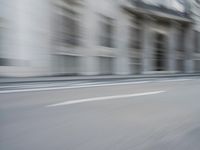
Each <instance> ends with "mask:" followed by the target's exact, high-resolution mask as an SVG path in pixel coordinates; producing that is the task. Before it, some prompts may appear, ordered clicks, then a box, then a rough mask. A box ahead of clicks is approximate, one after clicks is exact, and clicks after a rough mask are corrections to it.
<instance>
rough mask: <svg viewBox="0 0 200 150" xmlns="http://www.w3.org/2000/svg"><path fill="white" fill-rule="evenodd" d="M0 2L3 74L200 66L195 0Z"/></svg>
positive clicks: (191, 70) (113, 72)
mask: <svg viewBox="0 0 200 150" xmlns="http://www.w3.org/2000/svg"><path fill="white" fill-rule="evenodd" d="M0 3H1V4H0V6H1V7H2V9H0V11H1V14H2V15H0V37H1V38H0V43H1V44H0V75H1V76H46V75H108V74H109V75H135V74H157V73H158V74H163V73H165V74H175V73H195V72H199V71H200V55H199V54H200V52H199V51H200V50H199V48H200V45H199V43H200V41H199V40H200V37H199V36H200V35H199V31H200V29H199V28H200V24H199V23H200V19H199V16H200V7H199V1H198V0H193V1H181V0H179V1H178V0H177V1H176V0H101V1H98V0H29V1H27V0H19V1H16V2H11V1H7V0H0Z"/></svg>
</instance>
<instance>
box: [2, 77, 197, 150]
mask: <svg viewBox="0 0 200 150" xmlns="http://www.w3.org/2000/svg"><path fill="white" fill-rule="evenodd" d="M52 85H54V86H52ZM19 86H20V87H17V86H16V85H12V86H4V87H1V89H0V90H1V91H0V149H1V150H199V149H200V140H199V139H200V78H198V77H195V78H189V79H182V78H181V79H160V80H147V81H112V82H108V81H107V82H100V83H73V84H70V85H69V84H68V85H66V84H65V83H53V84H51V85H50V84H48V85H47V84H45V85H40V84H39V83H38V84H37V85H19Z"/></svg>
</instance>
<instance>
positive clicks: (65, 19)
mask: <svg viewBox="0 0 200 150" xmlns="http://www.w3.org/2000/svg"><path fill="white" fill-rule="evenodd" d="M63 2H65V3H66V6H65V5H62V7H61V6H59V11H58V13H57V14H58V17H57V18H55V19H56V20H57V22H59V23H58V24H59V26H56V28H57V30H58V37H57V39H58V43H59V44H61V45H63V46H78V45H79V14H78V13H77V12H76V11H75V5H74V4H73V3H72V2H71V1H69V0H67V1H63Z"/></svg>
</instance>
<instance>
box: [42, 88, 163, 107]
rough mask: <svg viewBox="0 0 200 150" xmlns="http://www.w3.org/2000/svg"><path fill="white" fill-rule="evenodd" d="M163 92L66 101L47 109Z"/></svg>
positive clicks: (156, 92)
mask: <svg viewBox="0 0 200 150" xmlns="http://www.w3.org/2000/svg"><path fill="white" fill-rule="evenodd" d="M163 92H165V91H154V92H145V93H135V94H127V95H115V96H105V97H93V98H86V99H78V100H70V101H65V102H62V103H56V104H51V105H47V106H46V107H57V106H64V105H72V104H79V103H85V102H94V101H103V100H112V99H119V98H129V97H137V96H147V95H155V94H160V93H163Z"/></svg>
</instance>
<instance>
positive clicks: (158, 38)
mask: <svg viewBox="0 0 200 150" xmlns="http://www.w3.org/2000/svg"><path fill="white" fill-rule="evenodd" d="M154 68H155V71H165V70H166V68H167V67H166V36H165V35H164V34H161V33H156V34H155V41H154Z"/></svg>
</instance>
